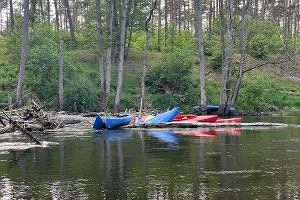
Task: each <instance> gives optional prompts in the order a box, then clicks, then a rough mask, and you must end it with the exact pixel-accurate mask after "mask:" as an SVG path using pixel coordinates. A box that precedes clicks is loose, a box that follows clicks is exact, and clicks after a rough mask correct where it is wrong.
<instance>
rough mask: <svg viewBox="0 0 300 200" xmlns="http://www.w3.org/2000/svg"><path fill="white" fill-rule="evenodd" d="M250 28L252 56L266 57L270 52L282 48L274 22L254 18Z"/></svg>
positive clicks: (278, 50)
mask: <svg viewBox="0 0 300 200" xmlns="http://www.w3.org/2000/svg"><path fill="white" fill-rule="evenodd" d="M249 29H250V30H249V40H248V41H249V53H250V54H251V55H252V56H254V57H256V58H266V57H267V56H268V55H269V54H270V53H278V52H280V51H281V50H282V48H283V46H282V44H281V41H280V36H279V33H278V31H277V29H276V26H275V25H274V24H273V23H272V22H269V21H259V20H252V21H251V22H250V24H249Z"/></svg>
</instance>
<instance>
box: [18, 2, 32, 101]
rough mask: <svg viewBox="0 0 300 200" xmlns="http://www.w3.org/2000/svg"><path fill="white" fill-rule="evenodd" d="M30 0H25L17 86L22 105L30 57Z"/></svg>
mask: <svg viewBox="0 0 300 200" xmlns="http://www.w3.org/2000/svg"><path fill="white" fill-rule="evenodd" d="M28 37H29V0H24V22H23V38H22V53H21V62H20V71H19V79H18V86H17V99H16V105H17V106H20V105H21V100H22V95H23V85H24V78H25V67H26V64H27V59H28V47H29V39H28Z"/></svg>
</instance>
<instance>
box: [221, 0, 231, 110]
mask: <svg viewBox="0 0 300 200" xmlns="http://www.w3.org/2000/svg"><path fill="white" fill-rule="evenodd" d="M228 1H229V2H228V23H227V38H226V51H225V63H224V66H223V67H222V77H221V94H220V99H221V101H220V108H219V110H218V114H219V115H228V114H229V102H228V100H229V98H228V97H229V94H228V93H229V91H230V90H229V89H230V87H229V86H228V85H229V80H230V73H231V67H232V56H233V55H232V54H233V52H232V51H233V6H234V0H228Z"/></svg>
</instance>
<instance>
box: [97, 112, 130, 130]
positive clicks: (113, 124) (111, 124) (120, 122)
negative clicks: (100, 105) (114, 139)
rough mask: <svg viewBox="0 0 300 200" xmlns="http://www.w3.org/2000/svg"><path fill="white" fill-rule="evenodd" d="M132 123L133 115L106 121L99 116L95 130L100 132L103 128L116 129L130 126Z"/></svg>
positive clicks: (110, 118) (109, 118)
mask: <svg viewBox="0 0 300 200" xmlns="http://www.w3.org/2000/svg"><path fill="white" fill-rule="evenodd" d="M131 121H132V116H131V115H124V116H121V117H108V118H106V120H103V119H102V118H101V117H100V116H99V115H98V116H97V117H96V120H95V123H94V126H93V128H94V129H97V130H100V129H103V128H106V129H116V128H119V127H121V126H125V125H128V124H129V123H130V122H131Z"/></svg>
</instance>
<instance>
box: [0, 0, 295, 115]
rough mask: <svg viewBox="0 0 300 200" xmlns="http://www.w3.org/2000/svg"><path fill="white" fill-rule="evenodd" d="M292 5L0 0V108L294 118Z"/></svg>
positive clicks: (290, 0)
mask: <svg viewBox="0 0 300 200" xmlns="http://www.w3.org/2000/svg"><path fill="white" fill-rule="evenodd" d="M299 11H300V9H299V0H242V1H241V0H226V1H223V0H199V1H197V0H155V1H150V0H147V1H144V0H105V1H104V0H24V1H17V0H0V103H1V105H2V106H3V105H6V103H13V104H14V105H15V106H17V105H22V104H26V102H27V101H28V99H31V98H36V99H39V100H40V101H42V102H43V103H44V104H45V105H46V106H47V107H48V108H51V109H55V110H59V109H61V110H66V111H71V112H88V111H100V110H102V111H108V110H114V111H116V112H119V111H124V110H125V109H126V108H131V109H135V110H138V109H139V108H140V107H141V105H143V106H142V107H143V108H144V109H145V108H147V109H163V110H166V109H167V108H171V107H174V106H179V107H181V108H182V109H183V110H186V111H188V110H191V109H192V107H193V106H195V105H200V107H201V108H202V109H203V110H202V111H205V107H206V105H207V104H211V105H221V108H222V109H221V110H219V112H220V113H223V114H225V113H226V110H227V109H228V108H229V107H230V106H235V107H237V109H238V110H239V111H240V112H241V113H261V112H273V113H281V114H288V115H299V113H300V111H299V110H300V84H299V83H300V66H299V64H298V63H299V62H300V60H299V50H300V44H299V30H300V29H299V27H300V20H299V19H300V18H299V16H300V13H299Z"/></svg>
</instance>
